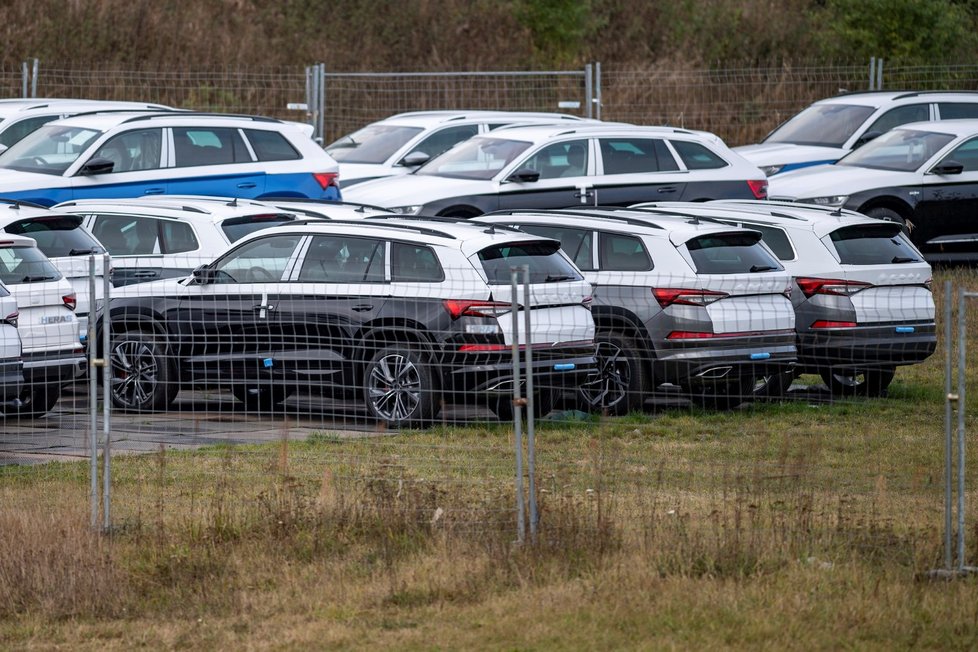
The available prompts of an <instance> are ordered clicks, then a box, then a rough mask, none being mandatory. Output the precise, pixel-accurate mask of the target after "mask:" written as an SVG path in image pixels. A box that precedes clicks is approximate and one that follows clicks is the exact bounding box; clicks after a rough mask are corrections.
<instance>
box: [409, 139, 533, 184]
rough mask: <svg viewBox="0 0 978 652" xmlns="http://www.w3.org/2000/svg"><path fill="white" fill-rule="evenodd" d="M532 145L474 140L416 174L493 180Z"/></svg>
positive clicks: (437, 158)
mask: <svg viewBox="0 0 978 652" xmlns="http://www.w3.org/2000/svg"><path fill="white" fill-rule="evenodd" d="M530 145H531V143H528V142H525V141H522V140H506V139H504V138H478V137H477V138H471V139H469V140H467V141H465V142H462V143H459V144H458V145H456V146H455V147H453V148H452V149H450V150H448V151H447V152H445V153H444V154H442V155H441V156H438V157H436V158H434V159H432V160H431V161H429V162H428V163H426V164H425V165H423V166H421V167H420V168H418V171H417V172H415V174H422V175H431V176H439V177H454V178H457V179H492V178H493V177H494V176H496V175H497V174H498V173H499V171H500V170H502V169H503V168H505V167H506V166H507V165H509V164H510V163H512V162H513V159H515V158H516V157H517V156H519V155H520V154H521V153H523V152H524V151H526V150H527V149H528V148H529V147H530Z"/></svg>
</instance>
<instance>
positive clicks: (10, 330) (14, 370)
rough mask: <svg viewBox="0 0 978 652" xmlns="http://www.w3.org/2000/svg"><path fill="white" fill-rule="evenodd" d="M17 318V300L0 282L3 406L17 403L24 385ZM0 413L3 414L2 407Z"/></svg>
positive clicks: (0, 376)
mask: <svg viewBox="0 0 978 652" xmlns="http://www.w3.org/2000/svg"><path fill="white" fill-rule="evenodd" d="M19 318H20V312H18V310H17V299H15V298H14V296H13V295H12V294H10V290H8V289H7V286H6V285H4V284H3V283H2V282H0V403H2V404H3V405H7V404H13V402H14V401H18V400H19V399H20V392H21V388H22V387H23V384H24V361H23V360H22V359H21V353H22V350H21V341H20V332H18V330H17V322H18V320H19ZM0 412H3V406H2V405H0Z"/></svg>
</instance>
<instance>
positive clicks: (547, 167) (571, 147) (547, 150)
mask: <svg viewBox="0 0 978 652" xmlns="http://www.w3.org/2000/svg"><path fill="white" fill-rule="evenodd" d="M587 153H588V143H587V141H586V140H569V141H567V142H563V143H554V144H553V145H547V146H546V147H544V148H543V149H540V150H537V152H536V153H535V154H533V155H532V156H531V157H530V158H528V159H527V160H526V161H525V162H524V163H523V164H522V165H520V166H519V168H520V169H522V168H530V169H531V170H536V171H537V172H539V173H540V178H541V179H558V178H561V177H581V176H584V175H586V174H587Z"/></svg>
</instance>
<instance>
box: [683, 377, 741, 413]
mask: <svg viewBox="0 0 978 652" xmlns="http://www.w3.org/2000/svg"><path fill="white" fill-rule="evenodd" d="M754 380H755V379H754V377H753V376H744V377H742V378H736V379H734V380H730V381H728V382H725V383H723V382H719V383H704V384H697V385H694V386H692V387H687V388H686V391H687V393H688V394H689V400H690V401H692V402H693V404H694V405H697V406H699V407H701V408H703V409H704V410H719V411H725V410H732V409H734V408H735V407H737V406H738V405H740V404H741V403H743V402H744V401H747V400H750V398H751V396H752V394H753V390H754Z"/></svg>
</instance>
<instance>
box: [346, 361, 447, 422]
mask: <svg viewBox="0 0 978 652" xmlns="http://www.w3.org/2000/svg"><path fill="white" fill-rule="evenodd" d="M363 398H364V402H365V403H366V405H367V410H368V412H369V413H370V415H371V416H372V417H374V418H375V419H377V420H378V421H380V422H381V423H383V424H385V425H386V426H387V427H389V428H410V427H416V426H423V425H426V424H428V423H430V422H431V420H432V419H434V417H435V416H436V415H437V413H438V410H439V409H440V408H441V397H440V396H439V395H438V391H437V385H436V383H435V376H434V374H433V372H432V367H431V365H430V364H429V362H428V360H427V357H426V356H425V355H424V354H423V353H421V352H420V351H418V350H417V349H415V348H410V347H408V346H406V345H401V346H389V347H385V348H382V349H380V350H379V351H377V352H376V353H375V354H374V355H373V357H371V358H370V360H369V361H368V362H367V365H366V367H365V368H364V373H363Z"/></svg>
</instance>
